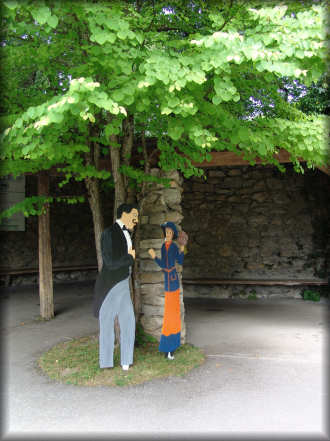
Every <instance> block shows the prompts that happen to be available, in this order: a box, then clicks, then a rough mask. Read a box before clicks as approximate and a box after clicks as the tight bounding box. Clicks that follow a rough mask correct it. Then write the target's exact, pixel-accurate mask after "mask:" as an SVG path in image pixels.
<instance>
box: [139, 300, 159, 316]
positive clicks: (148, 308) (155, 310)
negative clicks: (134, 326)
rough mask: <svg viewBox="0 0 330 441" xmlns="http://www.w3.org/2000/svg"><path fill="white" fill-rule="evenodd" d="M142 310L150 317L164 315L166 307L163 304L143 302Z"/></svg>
mask: <svg viewBox="0 0 330 441" xmlns="http://www.w3.org/2000/svg"><path fill="white" fill-rule="evenodd" d="M141 312H142V314H144V316H148V317H152V316H163V315H164V307H163V306H162V305H148V304H146V303H142V306H141Z"/></svg>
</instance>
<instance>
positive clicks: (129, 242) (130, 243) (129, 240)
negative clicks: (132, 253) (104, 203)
mask: <svg viewBox="0 0 330 441" xmlns="http://www.w3.org/2000/svg"><path fill="white" fill-rule="evenodd" d="M116 222H117V224H118V225H119V226H120V228H121V229H122V231H123V233H124V235H125V239H126V242H127V249H128V250H129V249H130V248H132V239H131V236H130V235H129V232H128V231H127V230H123V227H124V224H123V223H122V221H121V220H120V219H117V220H116Z"/></svg>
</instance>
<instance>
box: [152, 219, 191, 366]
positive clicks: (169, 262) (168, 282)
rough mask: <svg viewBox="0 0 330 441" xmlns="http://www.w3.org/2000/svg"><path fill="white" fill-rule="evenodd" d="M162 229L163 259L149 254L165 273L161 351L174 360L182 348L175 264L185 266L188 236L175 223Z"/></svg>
mask: <svg viewBox="0 0 330 441" xmlns="http://www.w3.org/2000/svg"><path fill="white" fill-rule="evenodd" d="M161 227H162V230H163V232H164V236H165V241H164V244H163V245H162V248H161V258H160V259H159V258H158V257H156V253H155V250H154V249H152V248H151V249H150V250H148V252H149V254H150V256H151V258H152V259H154V260H155V262H156V263H157V264H158V265H159V266H160V267H161V269H162V271H163V272H164V285H165V306H164V318H163V326H162V334H161V338H160V343H159V351H160V352H164V353H165V357H166V358H169V359H170V360H173V359H174V356H173V353H174V351H175V350H176V349H177V348H178V347H179V346H180V341H181V318H180V282H179V277H178V273H177V271H176V267H175V263H176V262H178V263H179V264H180V265H182V264H183V258H184V252H183V251H184V246H185V245H186V243H187V240H188V236H187V234H186V233H184V232H183V231H181V232H180V233H179V235H178V230H177V228H176V226H175V224H174V223H173V222H166V223H165V224H163V225H161ZM175 239H178V243H179V246H178V245H177V244H176V243H175V242H174V240H175Z"/></svg>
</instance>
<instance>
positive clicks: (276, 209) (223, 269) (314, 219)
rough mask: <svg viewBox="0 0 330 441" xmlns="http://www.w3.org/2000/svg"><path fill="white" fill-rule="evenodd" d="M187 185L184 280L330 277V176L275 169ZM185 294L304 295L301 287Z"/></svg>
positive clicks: (224, 171) (226, 173)
mask: <svg viewBox="0 0 330 441" xmlns="http://www.w3.org/2000/svg"><path fill="white" fill-rule="evenodd" d="M205 173H206V177H207V180H203V179H201V178H196V177H194V178H191V179H189V180H185V182H184V193H183V200H182V206H183V214H184V219H183V223H182V228H183V229H184V230H185V231H187V233H188V234H189V244H188V253H187V255H186V258H185V265H184V272H183V277H184V279H198V278H201V279H203V278H210V279H315V278H327V277H329V275H330V178H329V176H327V175H326V174H324V173H322V172H321V171H319V170H314V171H313V170H308V169H307V170H306V171H305V173H304V174H297V173H295V172H294V170H293V168H292V166H290V165H288V166H287V171H286V173H281V172H279V171H278V170H277V169H276V168H275V167H271V166H267V167H264V166H254V167H250V166H247V167H221V168H217V169H208V170H205ZM184 288H185V296H187V297H188V296H191V297H193V296H200V297H204V296H205V297H220V298H228V297H236V296H239V297H242V298H247V297H249V296H252V297H254V296H256V297H265V296H266V297H272V296H286V297H287V296H288V295H289V296H292V297H300V293H301V289H302V288H301V287H300V288H286V287H278V286H277V287H261V286H257V285H256V286H247V287H246V286H239V285H236V286H231V285H227V286H223V285H222V286H215V285H214V286H202V285H197V284H196V285H195V286H192V285H188V284H187V285H186V284H184Z"/></svg>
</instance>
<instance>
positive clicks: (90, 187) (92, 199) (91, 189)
mask: <svg viewBox="0 0 330 441" xmlns="http://www.w3.org/2000/svg"><path fill="white" fill-rule="evenodd" d="M85 185H86V188H87V192H88V201H89V206H90V208H91V211H92V215H93V225H94V237H95V247H96V257H97V267H98V270H99V272H100V271H101V269H102V265H103V262H102V252H101V234H102V231H103V230H104V218H103V213H102V207H101V198H100V191H99V183H98V181H97V179H96V178H90V177H87V178H85Z"/></svg>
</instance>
